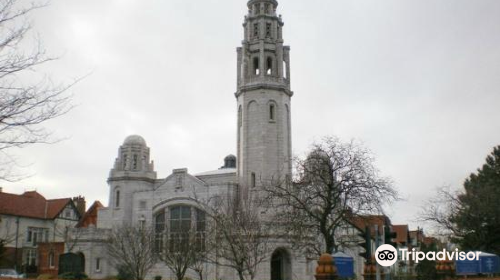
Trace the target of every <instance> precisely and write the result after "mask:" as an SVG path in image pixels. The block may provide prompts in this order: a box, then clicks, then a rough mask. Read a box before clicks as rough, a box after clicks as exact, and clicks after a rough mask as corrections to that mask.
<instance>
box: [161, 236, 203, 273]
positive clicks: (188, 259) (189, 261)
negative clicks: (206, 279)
mask: <svg viewBox="0 0 500 280" xmlns="http://www.w3.org/2000/svg"><path fill="white" fill-rule="evenodd" d="M165 237H166V238H165V239H164V240H165V241H164V242H162V243H163V244H162V247H161V250H160V252H158V257H159V259H160V260H162V261H163V262H164V263H165V265H166V266H167V267H168V268H170V270H171V271H172V272H173V273H174V274H175V277H176V279H177V280H183V279H184V276H185V275H186V272H187V270H188V269H193V270H195V272H196V273H198V275H199V276H200V277H201V278H200V279H201V280H202V279H203V267H202V263H203V260H204V251H205V235H204V233H203V232H195V231H194V230H192V229H191V228H184V229H183V228H179V229H177V230H176V231H175V232H172V231H170V232H168V233H166V236H165Z"/></svg>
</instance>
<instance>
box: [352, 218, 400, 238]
mask: <svg viewBox="0 0 500 280" xmlns="http://www.w3.org/2000/svg"><path fill="white" fill-rule="evenodd" d="M348 220H349V222H350V223H351V224H353V225H354V226H355V227H357V228H358V229H359V230H361V231H363V232H364V231H365V228H366V226H370V228H371V230H370V231H371V236H372V237H373V236H375V229H374V227H373V226H374V225H377V226H378V231H379V234H382V232H383V230H384V225H386V224H390V223H391V222H390V220H389V218H388V217H387V216H384V215H365V216H354V217H351V218H348Z"/></svg>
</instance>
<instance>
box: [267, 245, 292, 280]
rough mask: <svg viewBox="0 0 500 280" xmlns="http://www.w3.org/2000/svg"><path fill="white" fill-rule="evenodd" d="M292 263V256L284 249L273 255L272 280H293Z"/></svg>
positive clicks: (277, 250)
mask: <svg viewBox="0 0 500 280" xmlns="http://www.w3.org/2000/svg"><path fill="white" fill-rule="evenodd" d="M291 275H292V262H291V259H290V254H289V253H288V252H287V251H286V250H285V249H283V248H280V249H276V250H275V251H274V253H273V254H272V255H271V280H291V279H292V278H291Z"/></svg>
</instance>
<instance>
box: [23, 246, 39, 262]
mask: <svg viewBox="0 0 500 280" xmlns="http://www.w3.org/2000/svg"><path fill="white" fill-rule="evenodd" d="M25 264H26V265H28V266H32V265H37V255H36V249H29V250H27V251H26V259H25Z"/></svg>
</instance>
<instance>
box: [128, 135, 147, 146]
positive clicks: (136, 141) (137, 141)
mask: <svg viewBox="0 0 500 280" xmlns="http://www.w3.org/2000/svg"><path fill="white" fill-rule="evenodd" d="M123 145H140V146H147V145H146V140H144V138H142V136H139V135H130V136H129V137H127V138H125V141H123Z"/></svg>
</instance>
